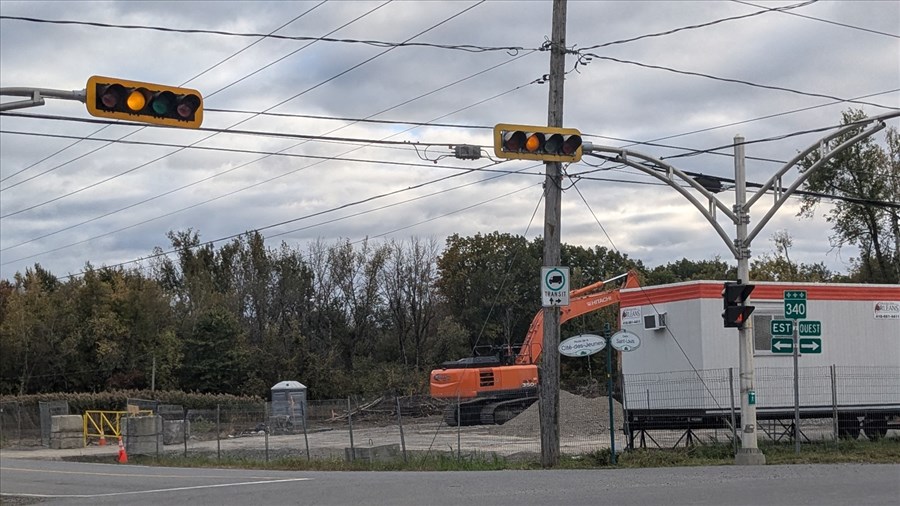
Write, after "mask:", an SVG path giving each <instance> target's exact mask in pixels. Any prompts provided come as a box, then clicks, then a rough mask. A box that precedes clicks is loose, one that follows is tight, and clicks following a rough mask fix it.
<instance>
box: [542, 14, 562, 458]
mask: <svg viewBox="0 0 900 506" xmlns="http://www.w3.org/2000/svg"><path fill="white" fill-rule="evenodd" d="M550 44H551V46H550V96H549V99H548V104H547V126H551V127H561V126H562V121H563V80H564V79H565V70H566V0H553V26H552V32H551V41H550ZM561 172H562V170H561V164H560V163H559V162H549V163H547V164H546V177H545V180H544V206H545V207H544V265H545V266H557V265H559V263H560V215H561V212H562V206H561V202H562V177H561ZM559 315H560V312H559V307H558V306H554V307H545V308H544V350H543V353H542V354H541V356H542V358H541V376H540V401H539V403H540V405H539V408H540V419H541V466H542V467H545V468H546V467H553V466H555V465H557V464H559V352H558V351H557V349H558V348H559Z"/></svg>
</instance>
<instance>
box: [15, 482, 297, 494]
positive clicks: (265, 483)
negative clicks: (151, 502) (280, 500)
mask: <svg viewBox="0 0 900 506" xmlns="http://www.w3.org/2000/svg"><path fill="white" fill-rule="evenodd" d="M309 479H310V478H287V479H283V480H266V481H244V482H240V483H220V484H218V485H196V486H193V487H173V488H157V489H151V490H135V491H131V492H109V493H105V494H18V493H15V492H6V493H4V494H3V495H10V496H18V497H39V498H44V499H90V498H94V497H118V496H125V495H142V494H157V493H160V492H180V491H184V490H201V489H206V488H221V487H241V486H244V485H268V484H272V483H290V482H293V481H307V480H309Z"/></svg>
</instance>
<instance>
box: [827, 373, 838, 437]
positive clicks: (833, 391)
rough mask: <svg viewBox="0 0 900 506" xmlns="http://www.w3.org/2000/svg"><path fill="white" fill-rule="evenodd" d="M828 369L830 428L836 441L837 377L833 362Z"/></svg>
mask: <svg viewBox="0 0 900 506" xmlns="http://www.w3.org/2000/svg"><path fill="white" fill-rule="evenodd" d="M828 369H829V371H830V372H831V428H832V432H833V433H834V442H835V443H837V442H838V439H839V432H838V412H837V378H835V370H834V369H835V367H834V364H831V367H829V368H828Z"/></svg>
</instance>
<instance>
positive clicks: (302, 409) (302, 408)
mask: <svg viewBox="0 0 900 506" xmlns="http://www.w3.org/2000/svg"><path fill="white" fill-rule="evenodd" d="M300 416H301V418H302V419H303V441H304V443H306V461H307V462H309V436H308V435H307V432H306V402H304V403H303V404H301V405H300Z"/></svg>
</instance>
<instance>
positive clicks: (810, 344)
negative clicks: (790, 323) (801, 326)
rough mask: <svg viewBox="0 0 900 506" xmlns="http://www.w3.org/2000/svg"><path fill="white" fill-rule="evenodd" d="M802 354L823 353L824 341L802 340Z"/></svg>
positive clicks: (817, 339)
mask: <svg viewBox="0 0 900 506" xmlns="http://www.w3.org/2000/svg"><path fill="white" fill-rule="evenodd" d="M800 353H822V339H820V338H818V337H804V338H803V339H801V340H800Z"/></svg>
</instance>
